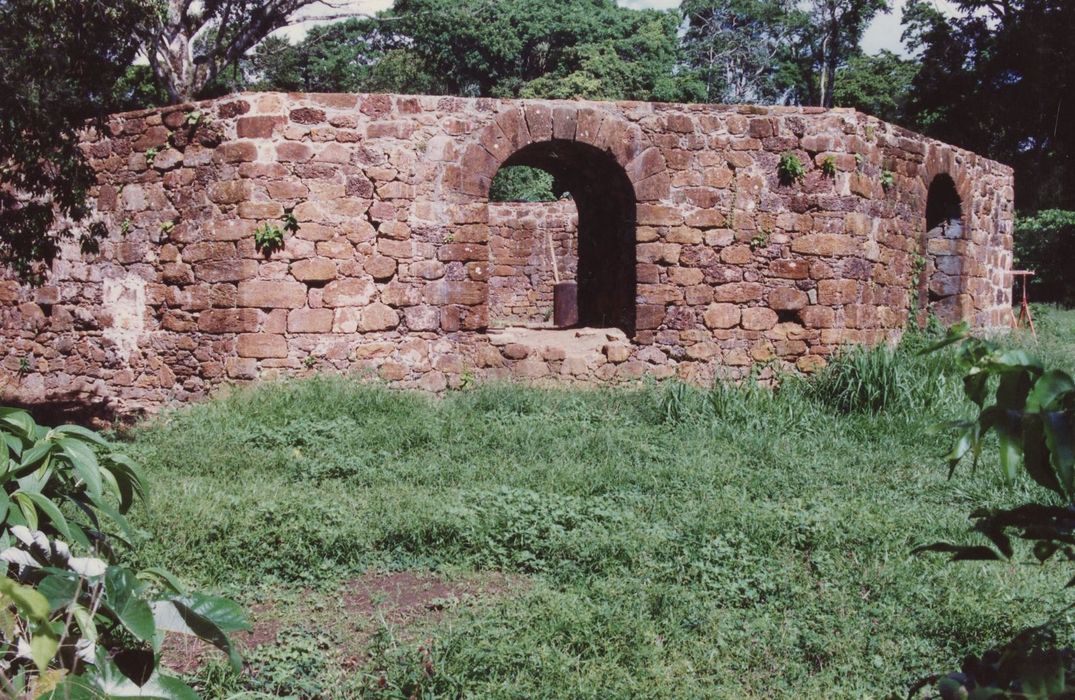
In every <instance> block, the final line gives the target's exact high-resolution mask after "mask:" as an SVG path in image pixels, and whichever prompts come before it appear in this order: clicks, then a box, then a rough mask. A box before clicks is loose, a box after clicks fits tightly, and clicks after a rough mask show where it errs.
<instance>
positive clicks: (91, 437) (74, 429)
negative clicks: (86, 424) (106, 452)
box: [52, 425, 108, 447]
mask: <svg viewBox="0 0 1075 700" xmlns="http://www.w3.org/2000/svg"><path fill="white" fill-rule="evenodd" d="M52 432H54V433H58V434H60V435H72V436H76V437H79V438H81V439H83V440H88V441H90V442H92V443H94V444H95V445H100V446H101V447H108V440H105V439H104V438H103V437H101V435H100V434H99V433H95V432H94V431H92V430H90V429H88V428H83V427H82V426H81V425H61V426H59V427H57V428H53V429H52Z"/></svg>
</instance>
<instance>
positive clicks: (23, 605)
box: [0, 576, 49, 622]
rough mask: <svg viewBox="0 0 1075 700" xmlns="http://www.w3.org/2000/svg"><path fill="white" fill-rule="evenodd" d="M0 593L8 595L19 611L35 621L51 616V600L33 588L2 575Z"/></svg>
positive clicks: (0, 577) (44, 619)
mask: <svg viewBox="0 0 1075 700" xmlns="http://www.w3.org/2000/svg"><path fill="white" fill-rule="evenodd" d="M0 593H3V594H4V595H5V596H7V597H8V598H9V599H10V600H11V601H12V602H13V603H14V604H15V607H16V608H18V610H19V612H21V613H22V614H23V615H26V616H27V617H28V618H30V619H31V620H33V621H35V622H44V621H46V620H48V616H49V601H48V599H47V598H45V596H43V595H41V594H40V593H38V592H37V591H35V590H34V589H33V588H31V587H29V586H24V585H22V584H21V583H17V582H15V581H12V580H11V579H9V578H8V577H6V576H0Z"/></svg>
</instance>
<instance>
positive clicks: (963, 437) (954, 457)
mask: <svg viewBox="0 0 1075 700" xmlns="http://www.w3.org/2000/svg"><path fill="white" fill-rule="evenodd" d="M976 434H977V425H972V426H971V427H969V428H967V429H966V430H964V431H963V432H962V433H961V434H960V436H959V438H958V439H957V440H956V444H955V445H954V446H953V447H952V449H951V451H949V453H948V454H947V455H945V459H946V460H948V478H949V479H951V478H952V473H953V472H954V471H955V469H956V466H957V465H958V464H959V463H960V461H962V459H963V458H964V457H965V456H966V455H967V453H968V452H970V451H971V449H972V448H973V447H974V440H975V436H976Z"/></svg>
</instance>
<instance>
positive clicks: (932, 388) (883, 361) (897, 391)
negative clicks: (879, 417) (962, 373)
mask: <svg viewBox="0 0 1075 700" xmlns="http://www.w3.org/2000/svg"><path fill="white" fill-rule="evenodd" d="M927 346H928V344H927V343H926V342H925V341H924V339H923V338H921V337H919V336H917V335H913V334H909V337H908V338H907V339H905V340H904V341H903V342H901V343H900V344H899V345H897V346H895V347H892V346H889V345H879V346H877V347H873V348H868V347H864V346H861V345H855V346H852V347H850V348H847V349H843V350H841V351H840V352H838V353H837V354H836V355H835V356H833V358H832V359H831V361H830V362H829V364H828V366H827V367H825V368H824V369H823V370H822V371H821V372H819V373H818V374H817V375H815V376H814V377H813V378H812V379H811V380H810V381H809V382H807V383H806V386H807V388H808V393H809V394H810V395H811V396H812V397H813V398H814V399H815V400H817V401H819V402H821V403H822V404H824V405H826V406H828V407H830V408H832V409H834V410H836V411H837V412H839V413H842V414H851V413H869V414H874V415H876V414H879V413H886V412H888V413H909V412H912V411H921V410H928V409H932V408H935V407H936V406H938V405H939V404H941V403H942V402H946V401H951V400H953V399H954V398H955V397H956V389H957V379H958V378H957V377H956V370H955V366H954V364H953V361H952V358H951V354H950V353H924V352H923V350H925V348H926V347H927Z"/></svg>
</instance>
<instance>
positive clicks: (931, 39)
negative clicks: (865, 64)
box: [904, 0, 1075, 211]
mask: <svg viewBox="0 0 1075 700" xmlns="http://www.w3.org/2000/svg"><path fill="white" fill-rule="evenodd" d="M951 6H952V9H953V10H954V11H953V12H947V13H946V12H941V11H940V10H938V9H937V7H936V4H935V3H933V2H930V1H929V0H915V1H914V2H910V3H908V4H907V7H906V8H905V10H904V36H905V37H906V39H907V42H908V45H909V47H910V48H911V50H912V51H914V52H916V53H917V54H919V55H920V57H921V63H922V69H921V71H920V72H919V73H918V75H917V77H916V78H915V80H914V89H913V90H912V91H911V95H912V99H911V101H910V105H909V112H910V115H911V117H912V119H913V120H914V121H915V122H916V126H917V128H919V129H920V130H923V131H925V133H927V134H928V135H930V136H933V137H935V138H939V139H943V140H945V141H947V142H949V143H953V144H956V145H959V146H963V147H965V148H969V149H971V150H974V151H976V152H978V153H982V154H984V155H987V156H989V157H991V158H995V159H997V160H1000V161H1001V162H1004V163H1009V164H1011V165H1013V166H1014V167H1015V171H1016V173H1018V176H1017V177H1016V193H1015V194H1016V207H1017V208H1018V210H1020V211H1036V210H1039V209H1050V208H1066V207H1070V206H1071V202H1072V201H1073V198H1075V168H1073V167H1072V166H1071V163H1072V158H1073V155H1075V119H1070V118H1068V117H1069V116H1070V115H1068V112H1067V109H1068V106H1069V104H1070V103H1069V97H1068V96H1069V95H1070V94H1071V91H1072V89H1073V87H1075V55H1073V54H1072V52H1071V51H1070V50H1069V48H1068V43H1069V41H1070V38H1071V27H1072V26H1075V25H1073V23H1075V4H1072V3H1071V2H1068V1H1067V0H1037V1H1034V2H1030V1H1028V0H1014V1H1013V2H1004V3H986V2H981V1H980V0H956V2H953V3H951ZM1028 46H1033V47H1036V48H1035V50H1033V51H1028V50H1027V47H1028Z"/></svg>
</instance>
